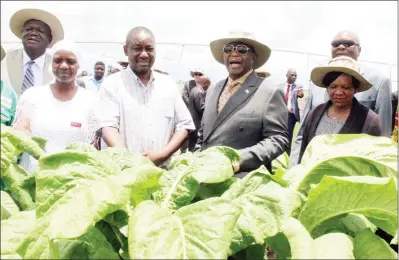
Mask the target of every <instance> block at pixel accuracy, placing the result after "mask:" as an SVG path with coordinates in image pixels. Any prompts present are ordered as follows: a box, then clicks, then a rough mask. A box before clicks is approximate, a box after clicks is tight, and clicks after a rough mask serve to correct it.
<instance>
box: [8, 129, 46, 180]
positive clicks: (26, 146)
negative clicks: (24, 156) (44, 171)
mask: <svg viewBox="0 0 399 260" xmlns="http://www.w3.org/2000/svg"><path fill="white" fill-rule="evenodd" d="M0 131H1V132H0V140H1V145H0V147H1V174H2V175H3V172H5V171H6V170H7V169H8V167H9V166H10V164H11V163H13V162H15V159H16V156H17V155H19V154H20V153H21V152H27V153H28V154H30V155H32V156H33V157H35V158H40V157H41V156H43V155H44V154H45V153H44V150H43V149H42V148H41V146H43V143H45V141H44V140H43V139H41V138H36V139H35V140H33V139H32V137H31V136H28V135H27V134H26V133H24V132H22V131H19V130H16V129H13V128H12V127H9V126H6V125H1V129H0Z"/></svg>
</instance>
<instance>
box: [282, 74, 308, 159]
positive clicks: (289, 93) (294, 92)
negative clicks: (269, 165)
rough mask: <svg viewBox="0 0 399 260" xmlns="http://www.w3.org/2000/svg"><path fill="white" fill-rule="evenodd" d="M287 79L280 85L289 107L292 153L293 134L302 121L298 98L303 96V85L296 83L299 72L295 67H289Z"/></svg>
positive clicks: (289, 131)
mask: <svg viewBox="0 0 399 260" xmlns="http://www.w3.org/2000/svg"><path fill="white" fill-rule="evenodd" d="M286 77H287V81H286V82H284V83H282V84H280V85H279V86H278V87H279V88H281V89H283V91H284V93H285V101H286V102H287V109H288V142H289V145H288V149H287V153H288V154H290V149H291V141H292V134H293V132H294V128H295V124H296V122H300V121H301V116H300V112H299V106H298V98H303V86H302V85H301V84H296V83H295V81H296V79H297V73H296V70H295V69H289V70H288V71H287V74H286Z"/></svg>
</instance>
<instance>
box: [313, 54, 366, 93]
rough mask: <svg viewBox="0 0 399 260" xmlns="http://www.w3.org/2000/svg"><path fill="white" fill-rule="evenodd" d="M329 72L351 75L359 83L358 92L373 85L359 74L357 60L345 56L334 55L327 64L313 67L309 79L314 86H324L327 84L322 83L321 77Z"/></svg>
mask: <svg viewBox="0 0 399 260" xmlns="http://www.w3.org/2000/svg"><path fill="white" fill-rule="evenodd" d="M329 72H343V73H346V74H348V75H351V76H353V77H354V78H355V79H357V80H358V81H359V83H360V84H359V88H358V89H357V91H358V92H362V91H365V90H368V89H369V88H371V87H372V86H373V85H372V84H371V83H370V82H368V81H367V80H366V79H365V78H364V77H363V76H362V75H361V74H360V72H359V67H358V65H357V62H356V61H355V60H354V59H352V58H350V57H347V56H339V57H336V58H334V59H332V60H330V62H329V63H328V65H327V66H321V67H316V68H314V69H313V70H312V72H311V74H310V79H311V80H312V81H313V83H314V84H315V85H316V86H318V87H321V88H326V87H328V86H324V85H323V79H324V77H325V76H326V75H327V74H328V73H329Z"/></svg>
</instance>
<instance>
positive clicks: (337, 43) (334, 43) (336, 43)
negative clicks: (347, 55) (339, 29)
mask: <svg viewBox="0 0 399 260" xmlns="http://www.w3.org/2000/svg"><path fill="white" fill-rule="evenodd" d="M341 45H344V46H345V48H349V47H352V46H353V45H356V46H359V47H360V44H358V43H355V42H354V41H350V40H342V41H332V42H331V46H332V47H334V48H338V47H339V46H341Z"/></svg>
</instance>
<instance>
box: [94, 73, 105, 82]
mask: <svg viewBox="0 0 399 260" xmlns="http://www.w3.org/2000/svg"><path fill="white" fill-rule="evenodd" d="M104 78H105V77H104V76H103V77H102V78H101V79H100V80H96V77H95V76H94V75H93V76H92V77H91V80H93V81H95V82H97V83H102V82H103V81H104Z"/></svg>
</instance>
